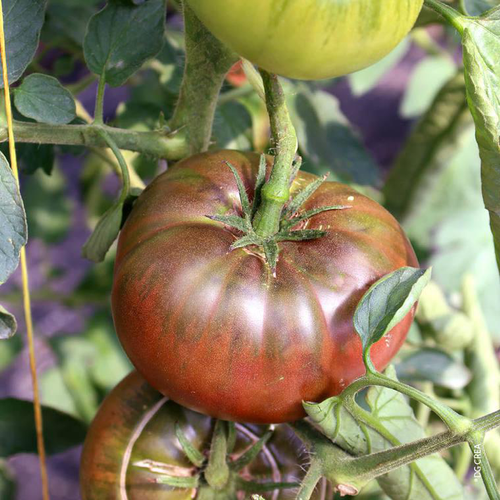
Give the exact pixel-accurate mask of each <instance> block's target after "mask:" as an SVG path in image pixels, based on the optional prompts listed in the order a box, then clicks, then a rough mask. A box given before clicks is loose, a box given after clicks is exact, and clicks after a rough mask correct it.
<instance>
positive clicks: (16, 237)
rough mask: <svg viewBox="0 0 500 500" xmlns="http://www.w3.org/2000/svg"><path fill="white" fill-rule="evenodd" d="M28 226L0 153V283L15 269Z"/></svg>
mask: <svg viewBox="0 0 500 500" xmlns="http://www.w3.org/2000/svg"><path fill="white" fill-rule="evenodd" d="M27 238H28V227H27V224H26V213H25V211H24V205H23V200H22V198H21V194H20V192H19V187H18V185H17V182H16V179H15V178H14V175H13V173H12V170H11V169H10V166H9V164H8V162H7V159H6V158H5V156H4V155H3V154H1V153H0V284H2V283H5V281H6V280H7V278H8V277H9V276H10V275H11V274H12V272H13V271H14V270H15V269H16V267H17V265H18V263H19V252H20V251H21V248H22V247H23V246H24V245H25V244H26V241H27Z"/></svg>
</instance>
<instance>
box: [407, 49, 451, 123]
mask: <svg viewBox="0 0 500 500" xmlns="http://www.w3.org/2000/svg"><path fill="white" fill-rule="evenodd" d="M456 72H457V71H456V64H455V63H454V61H453V59H452V58H451V57H450V56H448V55H446V56H445V55H441V54H440V55H433V56H428V57H426V58H425V59H423V60H422V61H420V62H419V63H418V64H417V65H416V66H415V69H414V70H413V72H412V75H411V79H410V82H409V84H408V86H407V87H406V91H405V95H404V97H403V100H402V101H401V106H400V113H401V116H403V117H404V118H415V117H417V116H420V115H422V114H423V113H425V112H426V111H427V109H429V107H430V105H431V104H432V102H433V101H434V99H435V97H436V96H437V94H438V93H439V91H440V90H441V88H442V87H443V86H444V85H445V84H446V83H447V82H448V81H449V80H450V79H451V78H453V76H454V75H455V74H456Z"/></svg>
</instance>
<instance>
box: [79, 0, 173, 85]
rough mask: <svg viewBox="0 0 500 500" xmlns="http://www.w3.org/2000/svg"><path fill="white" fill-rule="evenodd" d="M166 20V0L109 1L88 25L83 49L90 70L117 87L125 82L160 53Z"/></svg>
mask: <svg viewBox="0 0 500 500" xmlns="http://www.w3.org/2000/svg"><path fill="white" fill-rule="evenodd" d="M165 19H166V2H165V0H149V1H148V2H145V3H143V4H141V5H138V6H133V5H121V4H119V3H117V2H111V3H108V5H106V7H104V9H102V10H101V11H100V12H98V13H97V14H95V15H94V16H93V17H92V18H91V20H90V22H89V25H88V28H87V33H86V35H85V39H84V42H83V50H84V55H85V61H86V62H87V65H88V67H89V69H90V70H91V71H92V72H93V73H95V74H96V75H100V76H101V77H102V76H104V78H105V80H106V83H108V84H109V85H111V86H113V87H117V86H119V85H123V84H124V83H125V81H126V80H127V79H128V78H129V77H130V76H132V75H133V74H134V73H135V72H136V71H137V70H138V69H139V68H140V67H141V66H142V65H143V64H144V62H146V61H147V60H148V59H150V58H152V57H154V56H155V55H156V54H158V53H159V52H160V50H161V48H162V46H163V41H164V34H165Z"/></svg>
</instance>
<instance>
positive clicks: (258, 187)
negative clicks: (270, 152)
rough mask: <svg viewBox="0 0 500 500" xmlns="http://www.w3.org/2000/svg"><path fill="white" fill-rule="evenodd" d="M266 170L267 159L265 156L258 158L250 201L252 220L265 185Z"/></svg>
mask: <svg viewBox="0 0 500 500" xmlns="http://www.w3.org/2000/svg"><path fill="white" fill-rule="evenodd" d="M266 170H267V159H266V155H261V156H260V162H259V173H258V174H257V182H256V183H255V193H254V196H253V201H252V214H251V217H252V219H253V218H254V215H255V214H256V213H257V209H258V208H259V205H260V202H261V200H262V188H263V187H264V184H265V183H266Z"/></svg>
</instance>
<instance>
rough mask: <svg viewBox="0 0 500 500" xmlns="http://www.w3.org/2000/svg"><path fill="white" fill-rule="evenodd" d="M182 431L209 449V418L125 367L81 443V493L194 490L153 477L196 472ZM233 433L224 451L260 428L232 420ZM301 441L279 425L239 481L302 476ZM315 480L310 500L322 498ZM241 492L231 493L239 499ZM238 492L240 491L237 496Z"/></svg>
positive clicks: (115, 498) (88, 499) (147, 494)
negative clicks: (179, 432) (124, 374)
mask: <svg viewBox="0 0 500 500" xmlns="http://www.w3.org/2000/svg"><path fill="white" fill-rule="evenodd" d="M176 423H179V425H180V427H181V429H182V431H183V432H184V435H185V436H186V437H187V438H188V439H189V441H190V442H191V444H192V445H193V446H194V447H195V448H196V449H197V450H199V451H200V452H202V453H204V454H207V453H208V450H209V448H210V439H211V433H212V430H213V425H214V421H213V419H211V418H210V417H207V416H205V415H201V414H199V413H195V412H193V411H190V410H187V409H185V408H183V407H181V406H179V405H177V404H176V403H174V402H173V401H171V400H169V399H168V398H166V397H165V396H163V395H162V394H160V393H159V392H157V391H156V390H154V389H153V388H152V387H151V386H150V385H149V384H148V383H147V382H146V381H145V380H144V379H143V378H142V377H141V376H140V375H139V374H138V373H137V372H133V373H131V374H130V375H129V376H127V377H126V378H125V379H124V380H123V381H122V382H121V383H120V384H119V385H118V386H116V387H115V388H114V389H113V391H111V393H110V394H109V395H108V396H107V398H106V399H105V400H104V402H103V404H102V406H101V408H100V409H99V411H98V413H97V415H96V417H95V419H94V421H93V422H92V425H91V426H90V430H89V433H88V435H87V438H86V440H85V444H84V447H83V454H82V460H81V467H80V483H81V493H82V499H83V500H174V499H175V500H183V499H185V500H188V499H191V498H195V497H196V496H197V490H196V489H176V488H172V487H171V486H167V485H163V484H158V483H156V482H155V479H156V478H158V477H159V474H158V473H155V472H152V471H151V470H149V468H147V467H145V466H144V465H145V464H148V465H149V467H150V468H156V469H158V470H159V469H161V470H166V471H168V473H169V474H171V475H182V474H184V475H186V476H189V475H190V474H191V475H192V474H195V473H196V472H197V471H196V470H195V468H194V467H193V465H192V464H191V463H190V462H189V461H188V459H187V458H186V456H185V454H184V452H183V450H182V448H181V446H180V444H179V442H178V440H177V437H176V434H175V425H176ZM236 430H237V440H236V445H235V448H234V451H233V453H232V454H231V458H233V459H234V458H237V457H238V456H240V455H241V454H242V453H243V452H244V451H245V450H246V449H248V448H249V447H250V446H251V445H252V444H254V443H255V442H256V441H257V440H258V439H259V437H260V436H261V435H262V434H263V429H262V428H259V427H257V426H252V425H248V424H247V425H244V424H236ZM303 458H304V454H303V452H302V450H301V446H300V444H299V442H298V440H297V439H296V438H294V436H293V433H292V432H291V431H290V430H289V429H288V428H287V427H285V426H280V427H278V428H277V429H276V430H275V432H274V433H273V435H272V437H271V439H270V440H269V441H268V442H267V444H266V446H265V447H264V449H263V450H262V451H261V453H260V454H259V455H258V457H257V458H256V460H255V461H253V462H252V463H251V465H249V466H247V467H246V468H245V469H243V470H242V471H241V472H240V473H239V474H240V477H242V478H243V479H244V480H246V481H250V480H253V481H257V482H259V483H265V482H295V481H297V480H298V479H300V477H302V476H303V470H302V467H301V466H300V465H301V463H302V461H303ZM327 490H328V488H327V487H326V484H324V483H320V485H319V487H318V489H317V491H316V494H315V497H314V500H322V499H323V498H326V492H327ZM294 494H295V492H294V491H292V490H291V489H287V490H274V491H271V492H267V493H265V494H264V495H265V497H266V498H269V499H272V500H287V499H290V500H291V499H292V498H294ZM240 496H241V494H238V498H240ZM243 497H244V495H243V496H241V498H243Z"/></svg>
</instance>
